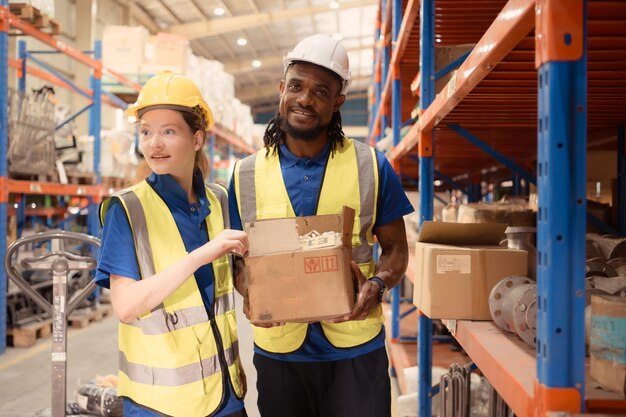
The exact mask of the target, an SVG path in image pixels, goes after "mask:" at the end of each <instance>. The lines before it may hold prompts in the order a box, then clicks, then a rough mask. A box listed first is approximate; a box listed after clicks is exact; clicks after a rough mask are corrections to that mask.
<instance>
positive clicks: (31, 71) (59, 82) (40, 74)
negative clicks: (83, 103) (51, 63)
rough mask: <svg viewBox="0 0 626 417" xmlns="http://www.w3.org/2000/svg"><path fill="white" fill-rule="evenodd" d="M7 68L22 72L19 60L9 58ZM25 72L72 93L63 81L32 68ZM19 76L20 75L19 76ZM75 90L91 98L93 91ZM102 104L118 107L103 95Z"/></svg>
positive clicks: (27, 68) (86, 89)
mask: <svg viewBox="0 0 626 417" xmlns="http://www.w3.org/2000/svg"><path fill="white" fill-rule="evenodd" d="M9 67H12V68H15V69H16V70H17V71H18V73H21V71H22V65H21V64H20V60H19V59H12V58H9ZM26 72H27V73H29V74H31V75H32V76H35V77H37V78H39V79H42V80H44V81H48V82H49V83H52V84H54V85H58V86H59V87H63V88H65V89H67V90H69V91H73V90H74V89H73V88H72V87H70V86H69V85H68V84H67V83H66V82H65V81H63V80H62V79H60V78H58V77H55V76H54V75H52V74H50V73H48V72H46V71H42V70H40V69H38V68H33V67H29V66H27V67H26ZM20 75H21V74H20ZM76 88H78V89H79V90H81V91H82V92H83V93H85V94H87V95H88V96H90V97H93V91H91V90H90V89H88V88H80V87H78V86H76ZM102 102H103V103H106V104H108V105H110V106H113V107H119V106H118V105H117V103H115V102H114V101H113V100H111V99H110V98H109V97H107V96H105V95H104V94H103V95H102Z"/></svg>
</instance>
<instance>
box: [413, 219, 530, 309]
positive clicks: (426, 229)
mask: <svg viewBox="0 0 626 417" xmlns="http://www.w3.org/2000/svg"><path fill="white" fill-rule="evenodd" d="M506 227H507V225H506V224H502V223H467V224H462V223H444V222H424V223H423V224H422V228H421V230H420V234H419V237H418V242H417V243H416V245H415V262H416V264H415V287H414V294H413V304H415V305H416V306H417V307H418V308H419V309H420V310H421V311H422V312H423V313H424V314H426V315H427V316H428V317H430V318H432V319H466V320H491V315H490V313H489V292H490V291H491V288H492V287H493V286H494V285H495V284H497V283H498V281H500V280H501V279H502V278H505V277H507V276H510V275H526V270H527V258H528V254H527V252H526V251H524V250H518V249H508V248H506V247H502V246H498V244H499V242H500V241H501V239H503V238H504V230H505V229H506Z"/></svg>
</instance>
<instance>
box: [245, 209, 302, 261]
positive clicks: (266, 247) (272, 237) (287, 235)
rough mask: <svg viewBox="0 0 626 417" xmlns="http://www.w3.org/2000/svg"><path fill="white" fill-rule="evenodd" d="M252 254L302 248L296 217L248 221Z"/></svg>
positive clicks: (249, 250)
mask: <svg viewBox="0 0 626 417" xmlns="http://www.w3.org/2000/svg"><path fill="white" fill-rule="evenodd" d="M245 231H246V233H247V234H248V243H249V247H248V254H249V255H250V256H261V255H269V254H273V253H284V252H295V251H298V250H302V244H301V243H300V235H299V234H298V225H297V223H296V218H293V217H292V218H282V219H267V220H257V221H254V222H250V223H246V226H245Z"/></svg>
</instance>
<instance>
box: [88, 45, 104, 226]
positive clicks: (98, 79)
mask: <svg viewBox="0 0 626 417" xmlns="http://www.w3.org/2000/svg"><path fill="white" fill-rule="evenodd" d="M94 59H97V60H101V59H102V42H101V41H96V42H95V45H94ZM100 62H102V61H100ZM91 90H92V92H93V94H92V100H93V104H92V106H91V108H90V109H89V135H90V136H91V137H92V138H93V170H94V173H95V174H96V182H97V183H98V184H100V183H101V182H102V176H101V173H100V145H101V143H100V128H101V123H100V120H101V115H102V70H101V69H94V70H93V74H92V75H91ZM98 203H99V202H97V201H94V200H93V198H91V197H90V198H89V211H88V213H87V223H88V226H87V227H88V233H89V234H90V235H92V236H96V237H97V236H100V220H99V219H98Z"/></svg>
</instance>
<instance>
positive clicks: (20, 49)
mask: <svg viewBox="0 0 626 417" xmlns="http://www.w3.org/2000/svg"><path fill="white" fill-rule="evenodd" d="M17 57H18V58H19V59H20V61H21V63H20V66H21V67H22V73H21V74H20V78H19V79H18V80H17V89H18V91H19V92H20V93H22V94H24V93H25V92H26V58H27V54H26V41H24V40H20V41H19V42H18V43H17Z"/></svg>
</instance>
